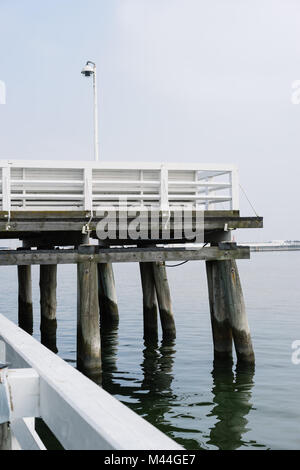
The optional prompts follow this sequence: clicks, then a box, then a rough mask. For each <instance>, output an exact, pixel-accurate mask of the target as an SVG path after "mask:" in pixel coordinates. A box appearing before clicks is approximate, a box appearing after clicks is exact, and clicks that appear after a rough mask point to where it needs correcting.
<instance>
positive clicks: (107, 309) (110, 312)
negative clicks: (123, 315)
mask: <svg viewBox="0 0 300 470" xmlns="http://www.w3.org/2000/svg"><path fill="white" fill-rule="evenodd" d="M98 291H99V308H100V322H101V327H104V328H106V327H108V328H112V327H114V328H115V327H116V326H118V324H119V311H118V303H117V294H116V287H115V279H114V272H113V267H112V263H99V264H98Z"/></svg>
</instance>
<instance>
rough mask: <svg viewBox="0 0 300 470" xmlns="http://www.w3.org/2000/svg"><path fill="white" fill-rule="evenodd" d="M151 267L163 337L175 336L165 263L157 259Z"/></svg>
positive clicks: (170, 337)
mask: <svg viewBox="0 0 300 470" xmlns="http://www.w3.org/2000/svg"><path fill="white" fill-rule="evenodd" d="M152 267H153V276H154V283H155V290H156V297H157V303H158V307H159V314H160V321H161V326H162V331H163V339H173V338H176V328H175V321H174V316H173V311H172V302H171V295H170V288H169V283H168V278H167V272H166V267H165V263H164V262H159V261H158V262H155V263H152Z"/></svg>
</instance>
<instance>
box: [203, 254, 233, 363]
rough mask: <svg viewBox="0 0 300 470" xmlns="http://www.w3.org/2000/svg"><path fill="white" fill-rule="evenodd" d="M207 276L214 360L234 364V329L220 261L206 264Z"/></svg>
mask: <svg viewBox="0 0 300 470" xmlns="http://www.w3.org/2000/svg"><path fill="white" fill-rule="evenodd" d="M206 274H207V284H208V295H209V305H210V318H211V327H212V335H213V346H214V360H215V361H216V362H218V361H228V362H230V363H232V329H231V325H230V321H229V318H228V311H227V307H226V305H225V293H224V283H223V278H222V273H221V269H220V265H219V264H218V261H207V262H206Z"/></svg>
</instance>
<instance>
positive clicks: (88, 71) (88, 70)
mask: <svg viewBox="0 0 300 470" xmlns="http://www.w3.org/2000/svg"><path fill="white" fill-rule="evenodd" d="M81 73H82V75H84V76H85V77H90V76H91V75H92V76H93V91H94V146H95V160H96V161H98V160H99V138H98V104H97V73H96V64H95V63H94V62H91V61H90V60H88V61H87V63H86V65H85V66H84V67H83V69H82V71H81Z"/></svg>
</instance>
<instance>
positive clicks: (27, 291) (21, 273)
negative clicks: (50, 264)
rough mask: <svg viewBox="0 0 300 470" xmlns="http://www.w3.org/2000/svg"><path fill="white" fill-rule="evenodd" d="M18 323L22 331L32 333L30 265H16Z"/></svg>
mask: <svg viewBox="0 0 300 470" xmlns="http://www.w3.org/2000/svg"><path fill="white" fill-rule="evenodd" d="M18 288H19V294H18V324H19V327H20V328H22V329H23V330H24V331H26V332H27V333H29V334H30V335H32V333H33V313H32V283H31V266H30V265H27V266H25V265H24V266H18Z"/></svg>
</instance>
